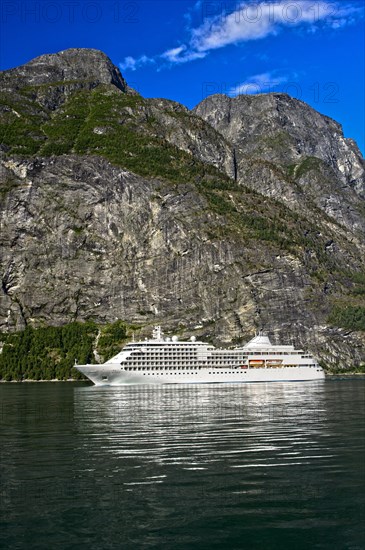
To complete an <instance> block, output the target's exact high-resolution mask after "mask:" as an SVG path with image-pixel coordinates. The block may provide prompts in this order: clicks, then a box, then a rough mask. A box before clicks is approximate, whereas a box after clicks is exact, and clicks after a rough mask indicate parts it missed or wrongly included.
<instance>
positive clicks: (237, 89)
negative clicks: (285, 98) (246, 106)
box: [228, 72, 289, 97]
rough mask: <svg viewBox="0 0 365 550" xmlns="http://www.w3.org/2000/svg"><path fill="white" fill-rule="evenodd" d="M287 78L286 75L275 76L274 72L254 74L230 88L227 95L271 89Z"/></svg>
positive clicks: (286, 80) (254, 92)
mask: <svg viewBox="0 0 365 550" xmlns="http://www.w3.org/2000/svg"><path fill="white" fill-rule="evenodd" d="M288 80H289V78H288V77H287V76H275V75H274V72H268V73H261V74H256V75H253V76H250V77H248V78H247V79H246V80H245V81H244V82H241V83H240V84H237V85H236V86H233V87H232V88H230V89H229V91H228V95H230V96H233V97H234V96H237V95H241V94H261V93H263V92H267V91H271V90H273V89H274V88H276V87H277V86H279V85H280V84H284V83H285V82H288Z"/></svg>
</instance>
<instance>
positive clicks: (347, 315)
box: [328, 305, 365, 331]
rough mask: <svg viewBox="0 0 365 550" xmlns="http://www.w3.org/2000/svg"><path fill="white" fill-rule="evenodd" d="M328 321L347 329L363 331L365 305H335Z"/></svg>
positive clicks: (364, 327)
mask: <svg viewBox="0 0 365 550" xmlns="http://www.w3.org/2000/svg"><path fill="white" fill-rule="evenodd" d="M328 322H329V323H331V324H332V325H335V326H337V327H343V328H346V329H348V330H364V331H365V307H362V306H352V305H346V306H335V307H334V308H333V310H332V313H331V315H330V317H329V319H328Z"/></svg>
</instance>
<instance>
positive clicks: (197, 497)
mask: <svg viewBox="0 0 365 550" xmlns="http://www.w3.org/2000/svg"><path fill="white" fill-rule="evenodd" d="M339 388H340V386H338V384H335V383H331V382H326V381H317V382H306V383H305V384H301V383H293V382H291V383H275V384H270V383H268V384H266V383H262V384H252V385H233V384H232V385H216V386H210V385H202V386H199V385H197V386H195V385H194V386H189V385H186V386H184V385H180V386H159V387H156V386H155V387H150V386H145V387H142V386H140V387H133V386H129V387H123V388H110V387H109V388H103V387H88V388H77V389H75V394H74V398H75V402H74V407H75V428H76V429H77V431H78V433H79V436H80V438H81V439H82V452H80V456H79V459H78V467H79V471H80V472H89V473H90V475H91V477H92V478H93V479H94V483H95V486H96V491H97V492H98V491H100V492H102V493H103V492H105V490H107V489H106V488H107V487H108V488H109V489H108V490H109V491H110V492H111V494H112V495H113V499H114V501H115V506H116V508H117V513H118V518H119V520H120V519H121V518H123V525H124V529H125V533H126V535H127V540H129V541H130V543H131V544H136V545H137V546H141V545H142V546H143V545H144V544H146V541H147V540H148V544H150V545H151V547H156V548H161V547H166V548H168V547H172V546H175V547H176V544H177V541H179V544H177V547H179V548H185V547H192V546H193V547H194V545H196V547H199V548H203V547H205V546H204V544H202V541H205V543H206V544H207V546H209V541H210V544H212V543H213V542H214V544H215V545H216V547H217V548H218V547H219V546H222V545H224V546H228V547H231V548H242V547H243V545H242V544H243V543H242V537H244V539H245V541H246V542H245V545H244V547H247V548H264V547H266V548H285V547H288V548H290V547H293V545H294V546H295V547H296V548H309V547H311V548H345V547H350V546H347V544H348V543H350V542H352V543H353V546H351V547H352V548H360V546H357V544H360V539H361V537H362V530H361V522H360V519H359V505H360V502H359V499H360V500H361V499H362V488H361V482H360V489H359V490H356V487H359V475H360V473H359V472H361V467H362V466H361V460H362V459H361V454H360V453H359V448H357V449H354V441H355V440H354V439H353V437H354V430H355V431H356V430H361V429H363V428H362V425H361V424H358V423H357V420H356V413H355V412H354V410H353V409H352V407H353V404H354V396H353V395H352V396H351V398H350V397H349V396H347V399H348V402H346V403H345V402H344V400H343V399H342V400H341V398H343V397H344V396H343V395H342V394H341V395H338V396H337V397H336V391H338V390H339ZM355 393H356V396H357V399H360V400H361V393H359V392H358V391H356V392H355ZM345 401H346V400H345ZM350 401H351V403H350ZM355 401H356V399H355ZM341 403H342V405H339V404H341ZM347 409H349V410H347ZM358 436H359V434H357V435H356V438H358ZM357 441H358V442H359V446H361V443H360V441H361V440H360V439H357ZM355 447H356V444H355ZM350 449H352V451H351V452H350ZM344 507H345V509H346V512H345V513H344V512H343V509H344ZM146 536H147V539H146ZM323 537H324V538H323ZM198 541H200V543H198ZM340 541H342V542H340ZM164 544H166V546H164ZM179 545H180V546H179Z"/></svg>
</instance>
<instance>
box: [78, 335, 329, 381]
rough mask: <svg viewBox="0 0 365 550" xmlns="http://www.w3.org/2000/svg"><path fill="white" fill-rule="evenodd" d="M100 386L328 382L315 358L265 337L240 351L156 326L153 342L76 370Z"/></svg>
mask: <svg viewBox="0 0 365 550" xmlns="http://www.w3.org/2000/svg"><path fill="white" fill-rule="evenodd" d="M75 367H76V368H77V369H78V370H79V371H80V372H82V373H83V374H84V375H85V376H87V378H89V379H90V380H91V381H92V382H94V384H96V385H112V386H113V385H115V386H119V385H128V384H181V383H185V384H191V383H195V384H199V383H200V384H203V383H214V382H221V383H222V382H226V383H227V382H228V383H234V382H270V381H291V380H298V381H299V380H316V379H323V378H324V372H323V370H322V368H321V367H320V366H319V365H318V364H317V363H316V361H315V360H314V359H313V357H312V356H311V355H309V354H306V353H304V352H303V351H301V350H295V349H294V347H293V346H276V345H273V344H271V342H270V340H269V338H268V337H267V336H264V335H261V334H260V335H258V336H255V338H253V339H252V340H250V342H248V344H246V345H245V346H242V347H237V348H234V349H220V348H215V347H214V346H213V345H211V344H209V343H206V342H202V341H198V340H196V339H195V337H194V336H192V337H191V338H190V340H179V339H178V338H177V337H176V336H173V337H172V338H165V337H164V336H163V333H162V330H161V327H155V329H154V331H153V337H152V339H150V340H148V339H147V340H144V341H138V342H130V343H129V344H127V345H126V346H125V347H124V348H123V349H122V351H120V352H119V353H118V354H117V355H115V356H114V357H112V358H111V359H109V360H108V361H106V362H105V363H103V364H95V365H75Z"/></svg>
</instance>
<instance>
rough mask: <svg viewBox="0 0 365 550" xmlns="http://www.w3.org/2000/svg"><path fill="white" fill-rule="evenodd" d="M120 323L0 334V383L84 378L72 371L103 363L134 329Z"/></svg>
mask: <svg viewBox="0 0 365 550" xmlns="http://www.w3.org/2000/svg"><path fill="white" fill-rule="evenodd" d="M136 329H138V327H131V326H128V325H127V324H125V323H123V322H122V321H116V322H115V323H112V324H108V325H104V326H98V325H96V323H94V322H91V321H88V322H86V323H77V322H75V323H70V324H68V325H64V326H61V327H40V328H32V327H31V326H28V327H26V328H25V329H24V330H22V331H20V332H16V333H11V334H0V342H2V346H3V347H2V352H1V353H0V380H5V381H12V380H17V381H22V380H55V379H57V380H68V379H70V378H72V379H75V380H82V379H84V377H83V375H82V374H81V373H80V372H79V371H77V370H76V369H75V368H74V363H75V359H76V360H77V362H78V363H80V364H86V363H97V361H96V358H95V356H94V353H93V352H94V349H96V351H97V353H98V355H99V357H100V360H102V361H106V360H108V359H109V358H110V357H112V356H113V355H115V354H116V353H118V352H119V351H120V349H121V347H122V346H123V345H124V343H125V342H126V339H127V338H128V334H129V330H136Z"/></svg>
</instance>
